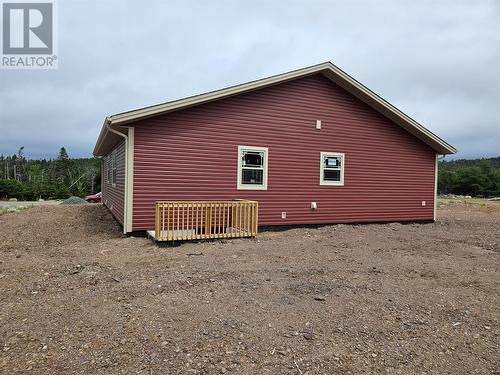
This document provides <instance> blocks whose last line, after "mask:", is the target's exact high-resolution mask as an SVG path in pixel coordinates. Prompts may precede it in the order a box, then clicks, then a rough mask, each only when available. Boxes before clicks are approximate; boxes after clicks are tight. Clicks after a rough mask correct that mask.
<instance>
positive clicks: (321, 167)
mask: <svg viewBox="0 0 500 375" xmlns="http://www.w3.org/2000/svg"><path fill="white" fill-rule="evenodd" d="M325 156H335V157H341V158H342V163H341V165H340V181H324V180H323V171H324V169H325V168H324V167H325V166H324V164H323V158H324V157H325ZM344 167H345V154H343V153H341V152H320V155H319V184H320V185H328V186H344Z"/></svg>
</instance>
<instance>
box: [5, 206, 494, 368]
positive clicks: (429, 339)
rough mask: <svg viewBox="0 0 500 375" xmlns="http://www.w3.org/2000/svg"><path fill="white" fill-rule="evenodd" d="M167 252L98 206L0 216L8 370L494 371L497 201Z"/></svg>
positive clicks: (187, 246) (185, 246)
mask: <svg viewBox="0 0 500 375" xmlns="http://www.w3.org/2000/svg"><path fill="white" fill-rule="evenodd" d="M440 206H441V208H440V210H439V215H438V221H437V222H436V223H434V224H407V225H402V224H370V225H332V226H326V227H321V228H317V229H304V228H302V229H291V230H287V231H283V232H265V233H261V234H259V236H258V237H257V238H256V239H255V240H253V239H242V240H231V241H223V242H206V243H186V244H183V245H181V246H179V247H175V248H159V247H156V246H154V245H152V244H151V242H149V241H148V240H146V239H145V238H127V237H124V236H122V235H121V234H120V230H119V228H118V226H117V225H116V223H115V222H114V220H113V219H112V218H111V216H110V215H109V213H108V212H107V210H106V209H105V208H104V207H103V206H101V205H87V206H66V207H63V206H47V207H35V208H30V209H27V210H24V211H21V212H18V213H12V214H5V215H2V216H0V372H1V373H3V374H16V373H23V374H31V373H33V374H52V373H54V374H69V373H76V374H122V373H124V374H125V373H126V374H220V373H228V374H233V373H234V374H310V375H312V374H373V373H374V374H380V373H383V374H499V373H500V349H499V343H500V337H499V335H500V326H499V320H500V299H499V291H500V273H499V271H500V262H499V255H500V209H499V207H500V206H499V205H496V206H495V205H493V204H492V205H491V206H489V205H476V204H441V205H440Z"/></svg>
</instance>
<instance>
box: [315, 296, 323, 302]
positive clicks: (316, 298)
mask: <svg viewBox="0 0 500 375" xmlns="http://www.w3.org/2000/svg"><path fill="white" fill-rule="evenodd" d="M313 298H314V300H315V301H325V299H326V298H325V297H323V296H314V297H313Z"/></svg>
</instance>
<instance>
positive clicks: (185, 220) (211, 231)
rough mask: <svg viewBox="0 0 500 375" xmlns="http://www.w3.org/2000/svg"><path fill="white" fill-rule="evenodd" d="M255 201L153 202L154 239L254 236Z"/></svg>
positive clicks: (256, 213) (255, 231)
mask: <svg viewBox="0 0 500 375" xmlns="http://www.w3.org/2000/svg"><path fill="white" fill-rule="evenodd" d="M258 217H259V207H258V203H257V202H254V201H247V200H235V201H176V202H156V220H155V224H156V226H155V239H156V240H157V241H180V240H198V239H210V238H235V237H255V236H256V235H257V228H258Z"/></svg>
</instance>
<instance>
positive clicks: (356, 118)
mask: <svg viewBox="0 0 500 375" xmlns="http://www.w3.org/2000/svg"><path fill="white" fill-rule="evenodd" d="M316 120H321V121H322V129H321V130H317V129H316V128H315V125H316ZM135 125H136V126H135V146H134V147H135V151H134V210H133V229H134V230H145V229H151V228H154V202H155V201H156V200H213V199H234V198H247V199H253V200H257V201H259V204H260V210H259V211H260V214H259V224H260V225H280V224H317V223H340V222H362V221H405V220H432V219H433V204H434V202H433V201H434V168H435V152H434V150H432V149H431V148H430V147H428V146H427V145H425V144H424V143H422V142H421V141H420V140H418V139H417V138H415V137H414V136H412V135H410V134H409V133H408V132H406V131H404V130H403V129H401V128H400V127H399V126H397V125H395V124H394V123H392V122H391V121H390V120H388V119H387V118H385V117H384V116H382V115H381V114H379V113H378V112H376V111H375V110H373V109H372V108H371V107H369V106H368V105H366V104H364V103H363V102H361V101H360V100H358V99H357V98H355V97H354V96H352V95H351V94H349V93H348V92H346V91H345V90H344V89H342V88H341V87H339V86H337V85H335V84H334V83H332V82H331V81H330V80H328V79H327V78H325V77H324V76H322V75H319V74H317V75H313V76H309V77H305V78H301V79H297V80H294V81H291V82H287V83H283V84H280V85H277V86H273V87H268V88H265V89H261V90H258V91H254V92H250V93H245V94H241V95H238V96H234V97H231V98H226V99H222V100H219V101H216V102H212V103H207V104H203V105H200V106H196V107H192V108H187V109H183V110H180V111H177V112H173V113H170V114H165V115H161V116H158V117H154V118H151V119H146V120H142V121H139V122H137V123H136V124H135ZM238 145H245V146H259V147H260V146H262V147H268V148H269V170H268V190H267V191H248V190H247V191H245V190H237V189H236V173H237V146H238ZM322 151H323V152H341V153H345V155H346V156H345V158H346V160H345V175H344V176H345V177H344V181H345V184H344V186H320V184H319V178H320V152H322ZM423 200H425V201H426V203H427V205H426V206H425V207H422V201H423ZM312 201H315V202H317V205H318V209H317V210H314V211H313V210H311V209H310V204H311V202H312ZM282 211H286V213H287V218H286V219H285V220H282V219H281V212H282Z"/></svg>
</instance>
